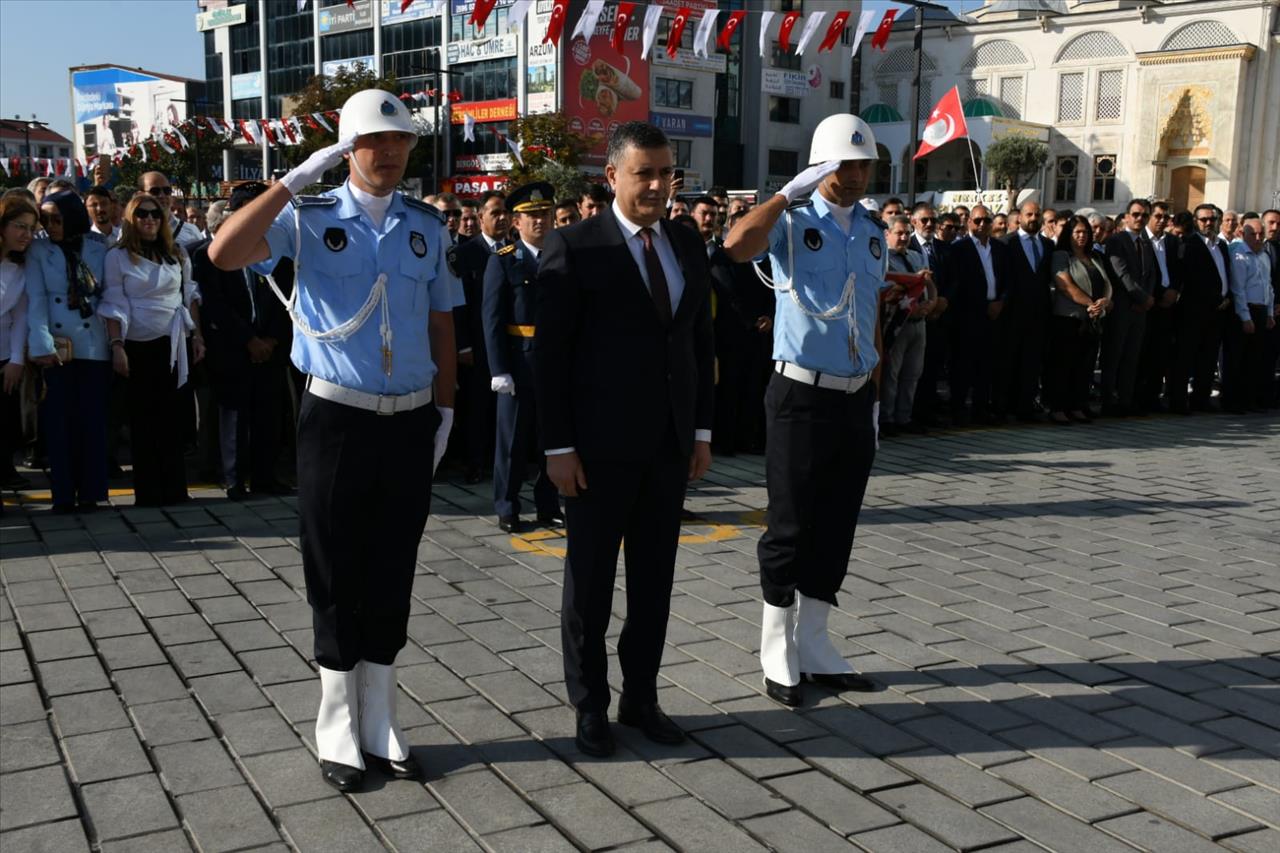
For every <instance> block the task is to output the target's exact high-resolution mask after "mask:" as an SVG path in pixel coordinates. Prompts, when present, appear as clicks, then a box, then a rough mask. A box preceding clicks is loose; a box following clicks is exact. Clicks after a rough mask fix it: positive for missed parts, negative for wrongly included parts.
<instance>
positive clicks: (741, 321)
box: [708, 243, 775, 344]
mask: <svg viewBox="0 0 1280 853" xmlns="http://www.w3.org/2000/svg"><path fill="white" fill-rule="evenodd" d="M708 264H709V265H710V267H711V287H712V289H713V290H714V291H715V294H716V316H715V330H716V342H717V343H718V344H722V343H724V342H723V341H721V336H722V335H725V334H728V335H734V333H739V336H741V334H748V333H750V334H753V333H754V332H755V327H756V321H757V320H759V319H760V318H761V317H772V316H773V309H774V304H775V300H774V297H773V291H771V290H769V288H768V287H766V286H765V285H764V283H763V282H761V281H760V279H759V278H757V277H756V274H755V271H754V270H753V269H752V268H751V264H749V263H746V264H740V263H735V262H734V261H733V260H731V259H730V258H729V256H728V255H726V254H725V251H724V247H723V246H721V245H720V244H719V243H717V244H716V247H715V248H714V249H712V250H711V257H710V258H709V259H708Z"/></svg>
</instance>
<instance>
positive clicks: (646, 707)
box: [618, 697, 684, 746]
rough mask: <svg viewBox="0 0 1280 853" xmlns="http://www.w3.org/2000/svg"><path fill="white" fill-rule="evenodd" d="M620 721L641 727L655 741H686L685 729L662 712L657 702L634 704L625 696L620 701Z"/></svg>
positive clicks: (670, 742)
mask: <svg viewBox="0 0 1280 853" xmlns="http://www.w3.org/2000/svg"><path fill="white" fill-rule="evenodd" d="M618 722H619V723H621V724H622V725H624V726H631V727H632V728H637V729H639V730H640V731H641V732H643V733H644V736H645V737H647V738H648V739H649V740H651V741H653V742H654V743H661V744H666V745H667V746H677V745H679V744H682V743H684V731H683V730H681V728H680V727H679V726H677V725H676V724H675V723H673V722H672V721H671V718H670V717H668V716H667V715H666V714H664V713H662V709H661V708H659V707H658V703H657V702H643V703H635V704H632V703H630V702H628V701H627V700H626V698H625V697H624V698H623V699H622V700H621V701H619V702H618Z"/></svg>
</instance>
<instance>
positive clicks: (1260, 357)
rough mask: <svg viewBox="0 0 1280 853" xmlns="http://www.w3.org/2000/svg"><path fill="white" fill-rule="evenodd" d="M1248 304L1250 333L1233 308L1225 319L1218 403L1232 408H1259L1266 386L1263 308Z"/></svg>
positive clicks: (1265, 333) (1267, 379) (1265, 311)
mask: <svg viewBox="0 0 1280 853" xmlns="http://www.w3.org/2000/svg"><path fill="white" fill-rule="evenodd" d="M1268 307H1269V306H1262V305H1250V306H1249V317H1250V319H1251V320H1252V321H1253V334H1251V335H1246V334H1245V332H1244V323H1243V322H1242V321H1241V320H1240V318H1239V317H1237V316H1236V315H1235V313H1234V312H1233V313H1232V314H1231V317H1230V319H1228V320H1227V334H1226V341H1225V344H1224V346H1225V350H1224V352H1223V374H1224V376H1223V387H1222V405H1223V406H1224V407H1225V408H1227V409H1229V410H1233V411H1237V412H1239V411H1243V410H1246V409H1261V408H1265V406H1266V397H1267V393H1268V390H1269V387H1268V386H1269V377H1268V375H1267V371H1268V369H1269V368H1270V365H1269V364H1268V363H1267V358H1266V355H1267V335H1268V332H1269V330H1268V329H1267V308H1268Z"/></svg>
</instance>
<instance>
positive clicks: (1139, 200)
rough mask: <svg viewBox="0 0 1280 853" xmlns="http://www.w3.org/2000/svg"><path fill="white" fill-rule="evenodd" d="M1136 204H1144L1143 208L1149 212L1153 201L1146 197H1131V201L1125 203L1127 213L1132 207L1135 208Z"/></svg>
mask: <svg viewBox="0 0 1280 853" xmlns="http://www.w3.org/2000/svg"><path fill="white" fill-rule="evenodd" d="M1135 204H1137V205H1141V206H1142V209H1143V210H1145V211H1146V212H1147V213H1150V212H1151V202H1149V201H1147V200H1146V199H1145V198H1131V199H1129V201H1128V202H1127V203H1126V204H1125V206H1124V212H1125V213H1128V212H1129V211H1130V210H1132V209H1133V206H1134V205H1135Z"/></svg>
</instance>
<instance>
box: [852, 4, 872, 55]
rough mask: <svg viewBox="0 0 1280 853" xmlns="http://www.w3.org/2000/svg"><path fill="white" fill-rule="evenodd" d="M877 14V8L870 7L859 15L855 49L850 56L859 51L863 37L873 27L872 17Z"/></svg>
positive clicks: (854, 40)
mask: <svg viewBox="0 0 1280 853" xmlns="http://www.w3.org/2000/svg"><path fill="white" fill-rule="evenodd" d="M875 16H876V10H875V9H868V10H866V11H865V12H863V13H862V14H861V15H860V16H859V17H858V29H857V31H855V32H854V34H853V50H851V51H849V55H850V56H854V55H855V54H857V52H858V45H860V44H862V37H863V36H865V35H866V34H867V30H868V29H869V28H870V27H871V19H872V18H874V17H875Z"/></svg>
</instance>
